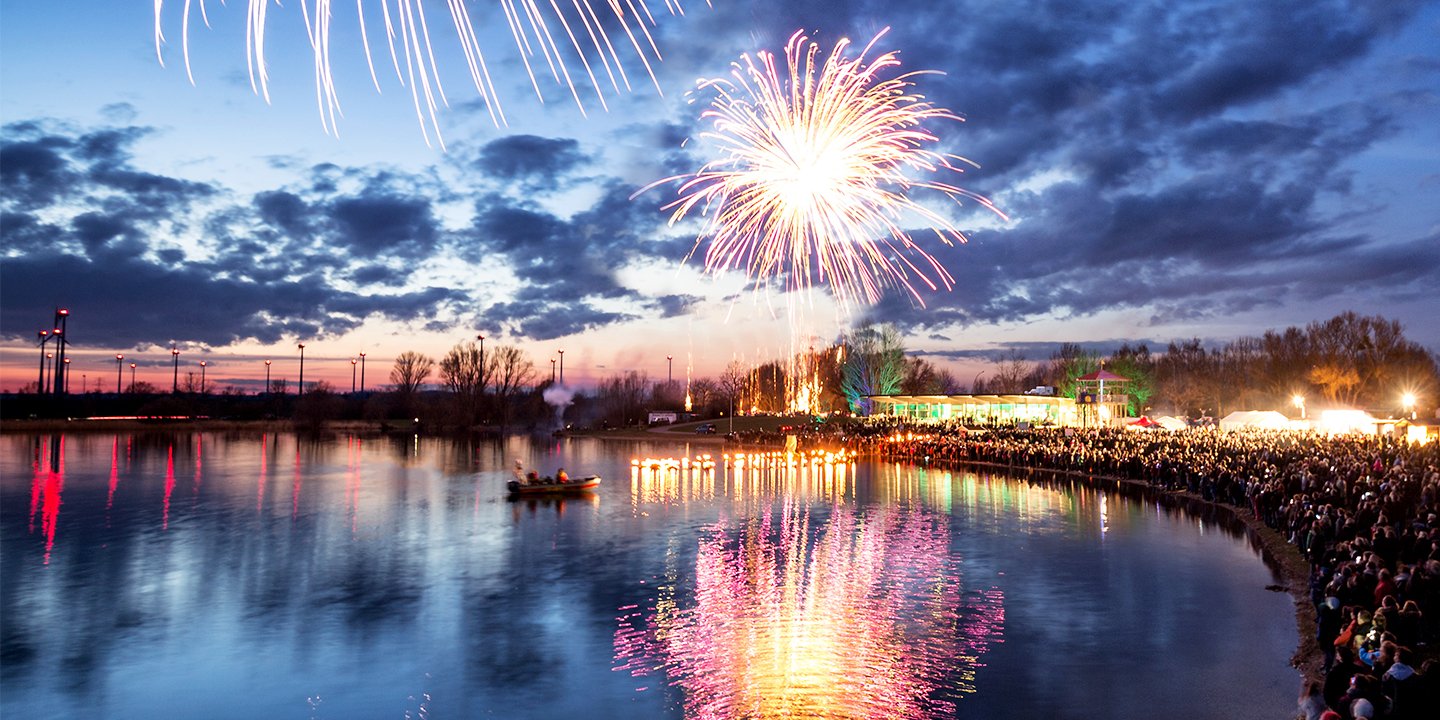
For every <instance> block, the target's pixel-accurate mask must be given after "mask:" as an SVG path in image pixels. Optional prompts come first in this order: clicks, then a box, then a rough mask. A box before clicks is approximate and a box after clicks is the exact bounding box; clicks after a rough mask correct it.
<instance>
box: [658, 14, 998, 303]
mask: <svg viewBox="0 0 1440 720" xmlns="http://www.w3.org/2000/svg"><path fill="white" fill-rule="evenodd" d="M884 34H885V31H881V33H880V34H878V35H876V36H875V38H874V39H873V40H871V41H870V43H869V45H867V46H866V47H865V48H864V49H863V50H861V52H860V53H859V54H858V55H856V56H855V57H849V56H848V55H847V50H849V49H850V42H849V41H848V40H844V39H842V40H840V41H839V42H838V43H836V45H835V47H834V48H833V49H832V50H831V52H830V54H829V55H828V56H825V57H823V58H822V57H821V48H820V46H819V44H817V43H815V42H813V41H811V40H810V39H809V38H808V37H806V36H805V35H804V34H803V33H796V34H795V35H793V36H791V38H790V40H789V42H788V43H786V45H785V54H784V57H783V58H777V57H776V56H775V55H773V54H771V53H768V52H763V51H762V52H760V53H758V54H757V55H756V56H755V57H751V56H750V55H749V54H746V55H743V56H742V57H741V59H740V61H738V62H736V63H732V65H731V72H730V74H729V76H728V77H720V78H714V79H707V80H702V81H701V82H700V83H699V86H698V91H699V92H702V93H704V92H713V93H714V99H713V101H712V102H711V103H710V104H709V106H708V107H707V108H706V109H705V110H704V111H703V112H702V113H701V115H700V119H701V122H702V124H704V125H706V126H707V127H708V130H706V131H705V132H703V133H701V135H700V138H701V139H702V140H704V141H705V142H706V143H708V145H710V146H711V147H713V148H714V149H715V151H716V155H715V156H714V159H712V160H710V161H709V162H707V163H705V165H704V166H702V167H701V168H700V169H699V170H698V171H697V172H695V173H694V174H693V175H687V176H683V177H679V178H667V179H666V180H662V181H660V182H659V183H655V184H652V185H651V186H650V187H655V186H657V185H660V184H663V183H667V182H671V181H676V180H679V181H681V184H680V187H679V190H678V194H679V198H678V199H677V200H675V201H674V202H672V203H671V204H670V205H668V206H667V207H666V209H667V210H670V211H671V217H670V222H671V224H672V225H673V224H675V223H677V222H679V221H680V220H681V219H683V218H684V217H686V216H687V215H691V214H694V213H699V214H701V215H703V216H704V217H705V218H706V225H705V227H704V229H703V231H702V232H701V234H700V237H699V238H698V240H697V242H696V249H697V250H698V249H699V247H700V245H701V244H703V243H704V242H705V240H706V239H707V238H708V239H709V246H708V247H707V248H706V250H705V267H706V269H707V270H708V271H710V272H712V273H719V272H723V271H726V270H732V269H742V270H744V271H745V272H746V273H747V274H748V276H749V277H750V278H751V279H752V280H753V281H754V282H755V283H756V286H757V287H759V286H761V285H763V284H764V283H766V281H769V280H771V279H772V278H779V277H783V278H784V282H785V285H786V289H788V290H808V289H809V288H811V287H813V286H815V285H821V284H823V285H828V286H829V287H830V288H831V290H832V291H833V293H834V295H835V296H836V297H837V298H838V299H839V300H840V301H841V303H842V304H843V305H846V306H849V305H850V304H852V303H859V302H865V303H874V302H875V301H877V300H878V299H879V298H880V295H881V293H882V291H883V289H884V288H885V287H887V286H898V287H902V288H904V289H905V290H906V291H908V292H909V294H910V295H911V296H913V297H914V298H915V299H916V301H918V302H920V304H921V305H923V304H924V300H923V299H922V298H921V296H920V290H921V289H922V288H926V289H930V290H933V289H935V288H936V287H937V286H938V285H944V286H945V287H946V288H947V289H948V288H949V287H951V286H952V285H953V283H954V279H953V278H952V277H951V275H950V273H949V272H947V271H946V269H945V268H944V267H943V266H942V265H941V264H940V263H939V261H937V260H936V259H935V258H934V257H932V256H931V255H930V254H928V253H926V252H925V251H924V250H923V249H922V248H921V247H920V246H919V245H917V244H916V243H915V242H914V241H913V240H912V239H911V237H910V234H909V231H908V230H907V229H906V227H905V225H906V224H915V225H919V226H924V227H927V228H928V230H929V232H932V233H933V234H934V235H935V236H936V237H937V238H939V240H940V241H942V242H943V243H945V244H947V245H949V244H953V243H955V242H963V241H964V240H965V238H964V235H962V234H961V232H960V231H959V230H958V229H956V228H955V226H954V225H953V224H952V223H951V221H950V220H949V219H948V218H947V213H946V212H945V211H944V210H943V209H932V208H931V207H928V206H927V205H925V204H924V203H922V202H920V201H918V200H916V199H913V198H912V197H911V194H912V192H913V191H916V190H930V191H935V194H936V197H939V198H943V199H944V200H945V201H949V202H955V203H959V202H960V201H961V200H964V199H970V200H973V201H975V202H977V203H979V204H980V205H982V206H984V207H986V208H988V209H990V210H992V211H994V212H995V213H996V214H997V215H999V216H1000V217H1001V218H1004V217H1005V216H1004V214H1003V213H1001V212H1000V210H999V209H997V208H996V207H995V206H994V205H993V204H992V203H991V202H990V201H989V200H987V199H985V198H984V197H982V196H980V195H977V194H975V193H973V192H970V191H968V190H965V189H962V188H960V187H957V186H955V185H951V184H949V183H947V182H945V181H943V180H942V179H928V178H930V177H932V176H935V175H937V174H941V173H959V172H961V168H960V167H959V166H958V165H959V164H972V165H973V163H970V162H969V161H968V160H965V159H964V158H961V157H958V156H955V155H949V154H945V153H941V152H937V151H935V150H933V149H930V148H932V147H934V145H935V143H936V142H937V140H938V139H937V138H936V136H935V135H933V134H932V133H931V132H930V131H929V130H928V129H927V128H926V125H927V124H928V123H933V122H935V121H948V120H955V121H958V120H960V118H959V117H958V116H956V115H955V114H954V113H952V112H950V111H948V110H945V109H943V108H939V107H936V106H935V105H934V104H932V103H930V102H928V101H927V100H926V99H925V98H924V97H923V96H922V95H919V94H917V93H916V92H915V83H914V80H915V78H916V77H917V76H919V75H924V74H930V71H915V72H900V71H899V66H900V60H899V58H898V57H897V55H896V53H895V52H893V51H892V52H884V53H881V54H879V55H878V56H876V57H875V58H874V59H872V60H867V59H866V56H867V55H869V54H870V53H871V51H872V50H874V48H875V45H876V43H877V42H878V41H879V40H880V38H881V37H883V36H884Z"/></svg>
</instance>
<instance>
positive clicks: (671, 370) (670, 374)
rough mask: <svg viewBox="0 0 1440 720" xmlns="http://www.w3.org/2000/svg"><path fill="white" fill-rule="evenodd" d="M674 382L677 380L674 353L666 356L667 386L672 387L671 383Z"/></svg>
mask: <svg viewBox="0 0 1440 720" xmlns="http://www.w3.org/2000/svg"><path fill="white" fill-rule="evenodd" d="M673 382H675V356H674V355H666V356H665V387H670V383H673Z"/></svg>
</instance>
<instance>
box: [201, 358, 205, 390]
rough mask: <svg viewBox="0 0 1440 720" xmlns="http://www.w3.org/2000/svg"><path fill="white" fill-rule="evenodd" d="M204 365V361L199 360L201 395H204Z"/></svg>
mask: <svg viewBox="0 0 1440 720" xmlns="http://www.w3.org/2000/svg"><path fill="white" fill-rule="evenodd" d="M205 365H206V362H205V361H204V360H201V361H200V392H201V393H204V392H205Z"/></svg>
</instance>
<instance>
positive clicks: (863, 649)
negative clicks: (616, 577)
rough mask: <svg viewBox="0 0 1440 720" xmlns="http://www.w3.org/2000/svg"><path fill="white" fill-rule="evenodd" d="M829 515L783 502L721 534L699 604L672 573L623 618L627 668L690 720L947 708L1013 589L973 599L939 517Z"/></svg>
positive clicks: (991, 637)
mask: <svg viewBox="0 0 1440 720" xmlns="http://www.w3.org/2000/svg"><path fill="white" fill-rule="evenodd" d="M828 510H829V512H828V513H816V512H815V511H814V510H812V509H811V508H810V507H808V506H807V505H805V504H803V503H801V502H794V501H788V500H787V501H783V502H781V503H778V504H776V505H773V506H767V507H766V509H765V510H764V511H762V512H761V513H758V514H757V515H755V516H752V517H750V518H749V519H747V520H743V521H740V522H738V523H735V524H733V525H732V524H729V523H726V522H724V521H722V522H720V523H717V524H716V525H715V526H714V527H712V528H710V529H709V530H708V531H707V532H706V537H704V538H703V539H702V540H701V541H700V546H699V549H698V554H697V556H696V560H695V580H694V583H695V584H694V592H693V598H690V597H685V596H684V595H683V594H681V593H678V592H677V590H676V587H675V583H676V582H677V581H678V580H680V577H679V575H680V573H678V572H671V573H669V574H668V575H667V578H666V584H665V585H664V586H663V587H661V588H659V589H657V591H656V595H655V598H654V601H653V605H652V606H651V607H649V608H646V607H640V606H630V607H626V608H622V611H625V614H624V616H623V617H622V618H621V619H620V627H619V628H618V629H617V631H616V635H615V653H616V664H617V669H621V670H625V671H628V672H630V673H631V674H632V675H634V676H635V677H636V678H637V684H638V685H639V686H640V687H649V686H650V683H653V682H654V681H656V680H658V681H661V682H668V683H670V684H672V685H674V686H675V687H677V688H678V689H680V690H681V691H682V692H683V695H684V705H685V712H686V717H693V718H716V719H719V718H877V717H888V718H927V717H942V716H949V715H950V714H952V713H953V712H954V709H955V703H956V702H957V701H958V699H959V698H960V697H961V696H963V695H964V694H965V693H967V692H972V691H973V690H974V685H973V681H974V671H975V668H976V667H978V666H979V658H980V657H981V656H982V655H983V654H984V653H985V652H986V650H987V649H988V648H989V646H990V645H991V644H992V643H996V642H1001V641H1002V638H1001V634H1002V632H1003V627H1004V603H1003V600H1004V598H1003V596H1002V594H1001V593H1000V591H999V590H998V589H997V588H993V587H991V588H989V589H986V590H983V591H967V590H965V588H964V587H963V583H962V581H961V576H960V572H959V569H958V567H957V565H956V562H955V561H954V560H953V559H952V558H951V551H950V548H949V541H950V535H949V529H948V528H949V526H948V521H947V519H946V518H944V517H943V516H938V515H935V514H932V513H929V512H926V511H924V510H922V509H919V508H916V507H910V508H902V507H898V506H886V507H877V508H873V509H872V510H870V511H868V512H863V513H862V512H859V511H857V510H855V509H854V507H853V506H852V505H835V506H831V507H829V508H828ZM660 675H663V678H662V677H653V678H652V676H660Z"/></svg>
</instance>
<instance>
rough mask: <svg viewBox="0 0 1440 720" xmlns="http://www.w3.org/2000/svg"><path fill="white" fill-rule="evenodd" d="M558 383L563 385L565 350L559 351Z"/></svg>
mask: <svg viewBox="0 0 1440 720" xmlns="http://www.w3.org/2000/svg"><path fill="white" fill-rule="evenodd" d="M560 385H561V386H564V385H565V351H564V350H561V351H560Z"/></svg>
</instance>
